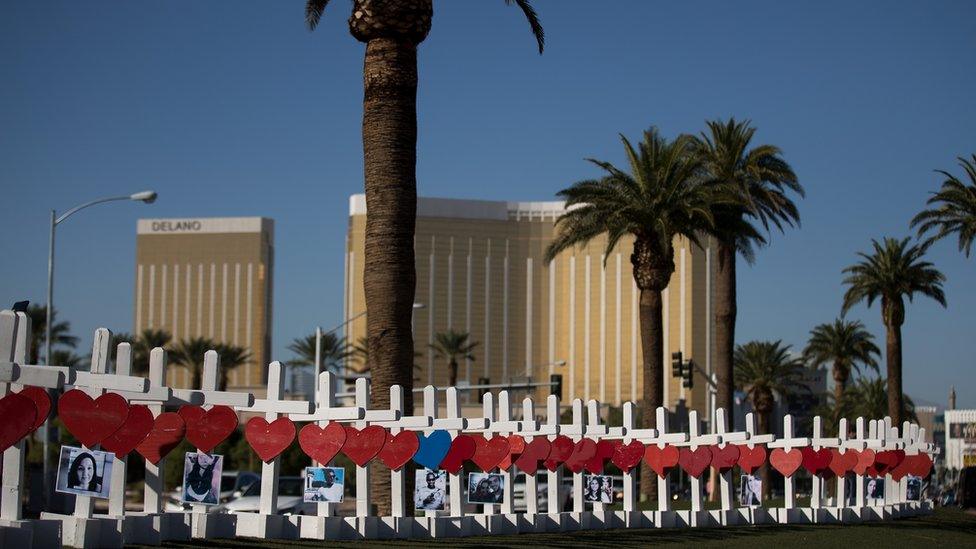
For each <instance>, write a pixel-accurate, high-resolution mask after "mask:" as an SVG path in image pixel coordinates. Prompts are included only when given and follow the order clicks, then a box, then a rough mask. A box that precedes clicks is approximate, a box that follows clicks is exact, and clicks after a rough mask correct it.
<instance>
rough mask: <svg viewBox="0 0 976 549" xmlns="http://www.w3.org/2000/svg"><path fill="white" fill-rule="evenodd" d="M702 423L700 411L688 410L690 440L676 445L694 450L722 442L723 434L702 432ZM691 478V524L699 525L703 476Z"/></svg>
mask: <svg viewBox="0 0 976 549" xmlns="http://www.w3.org/2000/svg"><path fill="white" fill-rule="evenodd" d="M700 431H701V424H700V423H699V422H698V411H697V410H691V411H689V412H688V441H687V442H679V443H676V444H675V446H687V447H690V448H691V450H692V451H694V450H697V449H698V447H700V446H710V445H712V444H718V443H720V442H722V436H721V435H716V434H711V435H703V434H701V432H700ZM690 478H691V513H690V514H689V515H688V516H689V523H690V524H689V526H698V519H699V514H700V513H701V511H702V509H703V508H702V480H701V477H690Z"/></svg>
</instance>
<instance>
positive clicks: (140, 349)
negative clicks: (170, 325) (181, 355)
mask: <svg viewBox="0 0 976 549" xmlns="http://www.w3.org/2000/svg"><path fill="white" fill-rule="evenodd" d="M172 340H173V336H172V334H170V333H169V332H167V331H166V330H154V329H152V328H146V329H145V330H143V331H142V333H140V334H139V335H138V336H134V335H132V334H129V333H126V332H119V333H115V334H112V348H113V349H115V348H116V347H118V345H119V343H128V344H130V345H131V346H132V373H133V375H145V374H146V373H148V372H149V355H150V353H151V352H152V350H153V349H155V348H156V347H161V348H164V349H166V347H167V346H168V345H169V344H170V342H171V341H172ZM167 350H168V349H167Z"/></svg>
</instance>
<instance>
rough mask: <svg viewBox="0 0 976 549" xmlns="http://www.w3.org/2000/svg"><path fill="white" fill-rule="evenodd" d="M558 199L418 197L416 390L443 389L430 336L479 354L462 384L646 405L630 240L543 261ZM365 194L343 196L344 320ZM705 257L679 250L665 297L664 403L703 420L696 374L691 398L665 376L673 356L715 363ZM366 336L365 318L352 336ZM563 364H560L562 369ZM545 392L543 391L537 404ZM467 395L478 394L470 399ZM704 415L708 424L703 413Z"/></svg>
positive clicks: (703, 397) (356, 307)
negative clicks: (554, 382)
mask: <svg viewBox="0 0 976 549" xmlns="http://www.w3.org/2000/svg"><path fill="white" fill-rule="evenodd" d="M563 211H564V207H563V203H562V202H496V201H482V200H454V199H443V198H420V199H419V200H418V205H417V232H416V243H415V250H416V265H417V293H416V298H415V299H416V301H417V302H419V303H423V304H424V305H426V307H425V308H423V309H417V310H415V311H414V345H415V348H416V350H417V351H418V352H420V353H422V356H420V357H418V358H417V365H418V366H420V368H421V370H419V371H418V373H417V374H416V375H417V377H419V381H418V382H417V383H418V384H419V385H425V384H428V383H432V384H435V385H437V386H444V385H446V384H447V382H448V369H447V363H446V361H445V360H443V359H438V358H436V357H435V356H434V354H433V353H432V352H431V350H430V347H429V345H430V344H431V343H433V341H434V334H436V333H438V332H443V331H446V330H448V329H454V330H456V331H462V332H468V333H469V334H470V337H471V339H472V340H474V341H478V342H479V345H478V346H477V347H476V348H475V351H474V355H475V360H473V361H471V360H467V361H464V362H462V363H461V364H460V367H459V371H458V379H459V380H460V384H463V383H464V382H469V383H471V384H476V383H477V382H478V379H479V378H488V379H489V381H490V382H491V383H505V382H508V381H509V380H517V381H518V380H526V378H529V379H531V380H532V381H535V382H544V381H548V380H549V375H550V374H562V375H563V394H562V399H563V402H568V400H567V399H572V398H583V399H598V400H600V401H601V402H607V403H611V404H620V403H621V402H624V401H627V400H634V401H637V400H638V399H640V398H641V396H642V383H643V374H642V371H641V345H640V332H639V325H638V315H637V304H638V291H637V288H636V286H635V284H634V279H633V275H632V270H631V264H630V253H631V249H632V245H633V244H632V242H633V240H632V239H624V240H621V241H620V243H618V245H617V247H616V249H615V250H614V251H613V252H612V254H611V255H610V257H607V258H604V256H603V253H604V249H605V244H606V240H605V238H602V237H601V238H598V239H595V240H594V241H592V242H591V243H590V244H589V245H587V246H586V247H582V248H576V249H573V250H568V251H565V252H563V253H561V254H560V255H559V256H558V257H557V258H556V259H555V260H554V261H553V262H552V263H551V264H546V263H545V262H544V261H543V254H544V253H545V249H546V246H547V245H548V244H549V243H550V242H551V241H552V239H553V236H554V223H555V220H556V218H557V217H558V216H559V214H561V213H562V212H563ZM365 226H366V201H365V197H364V195H353V196H352V197H351V198H350V208H349V234H348V239H347V249H346V265H345V268H346V277H345V278H346V287H345V291H346V294H345V318H347V319H350V318H354V317H355V316H356V315H357V314H359V313H360V312H362V311H363V310H364V309H365V303H364V294H363V264H364V261H363V253H364V252H363V251H364V240H363V239H364V231H365ZM703 244H704V245H705V246H706V247H705V249H704V250H703V249H700V248H698V247H697V246H695V245H694V244H689V243H688V242H687V241H685V240H684V239H679V240H676V241H675V245H676V251H675V258H674V262H675V273H674V276H673V277H672V279H671V283H670V285H669V287H668V289H667V290H666V291H665V292H664V355H665V357H664V358H665V371H664V377H665V385H664V387H665V389H664V395H665V401H666V402H668V403H669V405H670V406H672V407H674V406H675V405H676V404H677V403H678V401H679V400H681V399H683V400H684V401H685V404H686V405H687V406H689V407H691V408H694V409H698V410H699V411H700V412H702V413H707V412H709V411H710V409H711V405H710V397H709V395H710V392H709V390H708V387H707V384H706V382H705V379H704V378H703V377H702V376H701V375H700V374H698V373H696V374H695V383H694V388H693V389H685V388H683V387H682V383H681V380H680V379H673V378H672V377H671V353H672V352H674V351H679V350H680V351H682V352H683V354H684V358H685V359H688V358H692V359H694V360H695V362H696V363H697V364H698V365H699V366H700V367H701V368H702V369H703V370H704V371H705V372H708V373H710V372H711V368H712V357H713V356H714V352H715V351H714V339H715V338H714V335H713V332H712V329H713V328H712V326H713V320H712V314H711V312H712V303H711V287H712V284H713V281H714V273H715V267H716V265H715V263H716V261H717V259H716V257H715V249H714V243H713V242H710V241H708V240H703ZM365 335H366V320H365V317H360V318H358V319H355V320H353V321H352V322H351V323H350V326H349V328H348V337H349V339H350V341H357V340H358V338H360V337H363V336H365ZM562 361H565V365H558V363H560V362H562ZM545 394H548V391H547V390H543V391H540V395H545ZM472 396H473V395H472ZM705 417H708V416H705Z"/></svg>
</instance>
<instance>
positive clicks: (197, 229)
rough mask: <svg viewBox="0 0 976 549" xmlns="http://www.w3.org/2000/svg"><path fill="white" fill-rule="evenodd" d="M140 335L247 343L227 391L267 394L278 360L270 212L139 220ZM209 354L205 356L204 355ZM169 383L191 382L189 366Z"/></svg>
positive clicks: (170, 375) (174, 372)
mask: <svg viewBox="0 0 976 549" xmlns="http://www.w3.org/2000/svg"><path fill="white" fill-rule="evenodd" d="M136 233H137V234H136V280H135V319H134V322H133V326H134V328H135V333H136V334H141V333H142V331H143V330H146V329H152V330H165V331H167V332H169V333H170V334H171V335H172V337H173V341H179V340H189V339H191V338H196V337H203V338H207V339H210V340H212V341H214V342H215V343H224V344H228V345H235V346H239V347H243V348H244V349H246V350H247V352H248V354H249V359H248V360H247V362H246V363H245V364H242V365H240V366H239V367H237V368H234V369H233V370H230V371H228V373H227V388H228V390H240V391H249V392H253V393H255V396H258V397H259V398H261V397H263V395H264V394H265V393H266V386H267V365H268V363H269V362H270V360H271V356H270V354H271V353H270V349H271V305H272V273H273V266H274V221H273V220H271V219H268V218H264V217H223V218H179V219H140V220H139V221H138V223H137V229H136ZM200 359H201V360H202V357H200ZM166 378H167V379H166V384H167V385H168V386H170V387H178V388H190V373H189V370H187V369H186V368H181V367H179V366H170V367H169V368H168V370H167V375H166Z"/></svg>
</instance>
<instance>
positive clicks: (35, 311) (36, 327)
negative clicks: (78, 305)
mask: <svg viewBox="0 0 976 549" xmlns="http://www.w3.org/2000/svg"><path fill="white" fill-rule="evenodd" d="M27 316H29V317H30V319H31V345H30V357H29V358H30V361H31V364H39V363H40V362H39V361H40V351H41V348H42V347H43V346H44V338H45V327H46V326H47V306H45V305H31V306H30V307H28V308H27ZM76 345H78V338H77V337H75V336H73V335H71V323H70V322H68V321H67V320H62V321H58V310H57V309H54V311H53V312H52V313H51V347H52V349H51V355H54V349H53V348H54V347H57V346H62V347H68V348H71V349H74V348H75V346H76ZM53 358H54V357H53V356H50V357H44V359H45V360H47V361H48V362H49V363H50V362H51V360H52V359H53Z"/></svg>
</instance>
